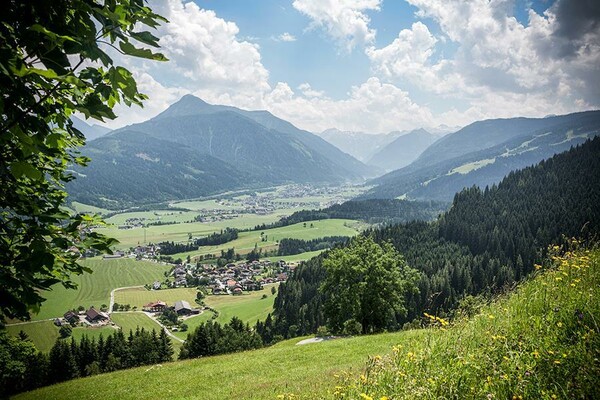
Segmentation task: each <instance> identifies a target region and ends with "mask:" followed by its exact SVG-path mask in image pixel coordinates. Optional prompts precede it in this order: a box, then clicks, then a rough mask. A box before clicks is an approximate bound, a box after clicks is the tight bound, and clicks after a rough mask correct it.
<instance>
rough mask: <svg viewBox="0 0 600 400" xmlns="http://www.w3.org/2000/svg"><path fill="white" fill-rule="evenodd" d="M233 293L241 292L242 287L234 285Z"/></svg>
mask: <svg viewBox="0 0 600 400" xmlns="http://www.w3.org/2000/svg"><path fill="white" fill-rule="evenodd" d="M233 294H234V295H240V294H242V288H241V287H240V286H236V287H235V288H233Z"/></svg>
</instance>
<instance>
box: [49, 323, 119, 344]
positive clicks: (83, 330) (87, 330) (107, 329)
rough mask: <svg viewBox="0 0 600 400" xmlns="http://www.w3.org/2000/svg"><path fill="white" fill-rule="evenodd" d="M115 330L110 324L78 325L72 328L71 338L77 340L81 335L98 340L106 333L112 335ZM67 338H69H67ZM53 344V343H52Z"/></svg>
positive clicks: (105, 335)
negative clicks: (98, 325) (99, 325)
mask: <svg viewBox="0 0 600 400" xmlns="http://www.w3.org/2000/svg"><path fill="white" fill-rule="evenodd" d="M113 332H115V328H114V327H112V326H101V327H91V326H88V327H82V326H78V327H77V328H73V335H72V336H73V338H75V340H77V341H79V340H81V338H82V337H83V336H87V337H88V339H90V340H91V339H92V338H94V339H96V340H98V339H99V338H100V336H104V338H106V337H107V336H108V335H112V334H113ZM67 340H69V341H70V340H71V338H68V339H67ZM53 344H54V343H53Z"/></svg>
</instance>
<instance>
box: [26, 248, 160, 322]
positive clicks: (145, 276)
mask: <svg viewBox="0 0 600 400" xmlns="http://www.w3.org/2000/svg"><path fill="white" fill-rule="evenodd" d="M83 265H85V266H86V267H89V268H91V269H92V271H93V273H91V274H88V273H84V274H83V275H80V276H74V277H73V281H74V282H75V283H76V284H77V286H78V288H77V289H76V290H73V289H65V288H64V287H63V286H61V285H56V286H54V287H53V288H52V290H51V291H48V292H44V293H43V294H42V296H44V297H45V298H46V299H47V300H46V301H45V302H44V303H43V305H42V308H41V310H40V312H39V313H38V314H36V315H32V319H33V320H42V319H48V318H54V317H62V315H63V314H64V313H65V312H66V311H68V310H70V309H73V308H77V307H78V306H80V305H82V306H84V307H86V308H88V307H90V306H92V305H93V306H95V307H96V308H100V306H101V305H102V304H107V305H108V304H109V303H110V291H111V290H112V289H114V288H118V287H124V286H134V285H143V284H146V283H152V282H153V281H155V280H162V279H163V278H164V275H163V273H164V272H165V271H167V270H168V267H167V266H165V265H161V264H157V263H152V262H147V261H135V260H131V259H113V260H103V259H101V258H95V259H89V260H85V261H83Z"/></svg>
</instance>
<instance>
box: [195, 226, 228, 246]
mask: <svg viewBox="0 0 600 400" xmlns="http://www.w3.org/2000/svg"><path fill="white" fill-rule="evenodd" d="M237 238H238V230H237V229H235V228H225V229H221V232H215V233H211V234H210V235H208V236H206V237H203V238H199V239H196V240H195V244H196V246H216V245H219V244H223V243H227V242H231V241H232V240H235V239H237Z"/></svg>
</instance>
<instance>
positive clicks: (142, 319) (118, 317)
mask: <svg viewBox="0 0 600 400" xmlns="http://www.w3.org/2000/svg"><path fill="white" fill-rule="evenodd" d="M110 319H111V320H112V321H113V322H114V323H115V324H117V325H118V326H119V327H120V328H121V329H122V330H123V332H124V333H125V334H128V333H129V331H130V330H131V331H135V330H136V329H137V328H138V327H139V328H140V329H142V328H144V329H145V330H147V331H151V330H152V329H155V330H156V331H157V332H160V329H161V327H160V325H158V324H157V323H156V322H155V321H153V320H152V319H151V318H150V317H148V316H147V315H146V314H144V313H142V312H117V313H112V314H111V315H110Z"/></svg>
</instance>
